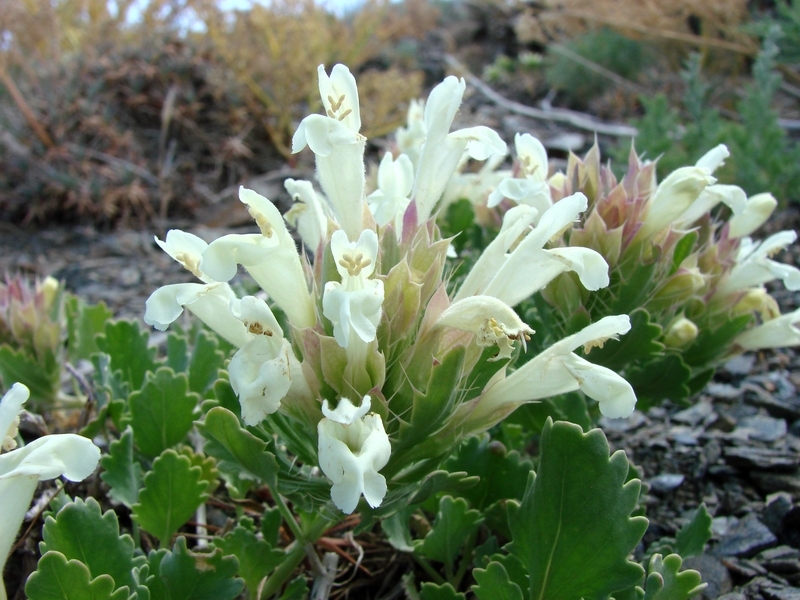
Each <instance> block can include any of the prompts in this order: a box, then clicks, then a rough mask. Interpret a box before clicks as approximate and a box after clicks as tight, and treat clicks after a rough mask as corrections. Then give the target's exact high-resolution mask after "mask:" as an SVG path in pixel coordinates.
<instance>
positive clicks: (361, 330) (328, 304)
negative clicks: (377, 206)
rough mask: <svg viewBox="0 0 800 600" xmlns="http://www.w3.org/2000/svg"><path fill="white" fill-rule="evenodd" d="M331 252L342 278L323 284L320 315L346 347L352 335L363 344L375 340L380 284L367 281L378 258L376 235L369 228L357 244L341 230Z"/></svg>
mask: <svg viewBox="0 0 800 600" xmlns="http://www.w3.org/2000/svg"><path fill="white" fill-rule="evenodd" d="M331 253H332V254H333V259H334V261H335V263H336V269H337V270H338V272H339V275H340V276H341V278H342V281H341V283H340V282H338V281H329V282H328V283H326V284H325V293H324V295H323V296H322V313H323V314H324V315H325V317H326V318H327V319H329V320H330V321H331V323H333V337H334V338H336V341H337V342H338V344H339V345H340V346H341V347H342V348H347V347H348V345H349V344H350V342H351V336H352V335H355V336H356V337H358V338H359V339H360V340H361V341H362V342H371V341H372V340H374V339H375V335H376V332H377V327H378V323H379V322H380V318H381V307H382V306H383V282H382V281H380V280H378V279H369V276H370V275H372V273H373V271H374V270H375V262H376V260H377V257H378V236H377V235H376V234H375V232H374V231H372V230H371V229H366V230H364V231H362V232H361V235H360V236H359V238H358V241H357V242H355V243H353V242H348V241H347V236H346V234H345V233H344V231H342V230H339V231H336V232H334V234H333V236H332V237H331Z"/></svg>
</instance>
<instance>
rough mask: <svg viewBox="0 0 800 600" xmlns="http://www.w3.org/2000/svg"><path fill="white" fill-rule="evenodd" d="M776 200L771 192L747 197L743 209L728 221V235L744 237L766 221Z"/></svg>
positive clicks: (773, 208)
mask: <svg viewBox="0 0 800 600" xmlns="http://www.w3.org/2000/svg"><path fill="white" fill-rule="evenodd" d="M777 206H778V201H777V200H776V199H775V197H774V196H773V195H772V194H769V193H764V194H756V195H755V196H751V197H750V198H748V199H747V202H746V203H745V205H744V210H743V211H742V212H740V213H739V214H737V215H734V216H733V217H731V219H730V220H729V221H728V235H729V236H731V237H739V238H740V237H745V236H747V235H750V234H751V233H753V232H754V231H755V230H756V229H758V228H759V227H761V226H762V225H763V224H764V223H766V222H767V219H769V217H770V215H772V212H773V211H774V210H775V208H776V207H777Z"/></svg>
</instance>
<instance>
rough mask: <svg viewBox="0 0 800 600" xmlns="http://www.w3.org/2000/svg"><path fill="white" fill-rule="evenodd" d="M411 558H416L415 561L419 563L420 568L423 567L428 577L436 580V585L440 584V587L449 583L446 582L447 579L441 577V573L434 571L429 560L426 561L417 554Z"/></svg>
mask: <svg viewBox="0 0 800 600" xmlns="http://www.w3.org/2000/svg"><path fill="white" fill-rule="evenodd" d="M411 556H413V557H414V560H416V561H417V564H418V565H419V566H420V567H422V569H423V570H424V571H425V572H426V573H427V574H428V575H430V576H431V579H433V580H434V581H435V582H436V583H438V584H439V585H444V584H445V583H447V581H445V578H444V577H442V576H441V575H440V574H439V573H438V572H437V571H436V569H434V568H433V567H432V566H431V563H429V562H428V561H427V560H425V559H424V558H422V557H421V556H417V555H416V554H412V555H411Z"/></svg>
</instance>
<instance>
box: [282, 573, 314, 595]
mask: <svg viewBox="0 0 800 600" xmlns="http://www.w3.org/2000/svg"><path fill="white" fill-rule="evenodd" d="M307 597H308V583H306V578H305V577H303V576H302V575H301V576H300V577H296V578H295V579H292V580H291V581H290V582H289V585H287V586H286V589H285V590H284V591H283V594H281V599H280V600H305V598H307Z"/></svg>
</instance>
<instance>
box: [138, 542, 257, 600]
mask: <svg viewBox="0 0 800 600" xmlns="http://www.w3.org/2000/svg"><path fill="white" fill-rule="evenodd" d="M149 561H150V562H149V564H150V573H151V575H150V576H149V577H148V578H147V587H148V588H150V590H151V594H152V600H233V598H236V596H238V595H239V593H240V592H241V591H242V588H243V587H244V581H242V580H241V579H238V578H237V577H236V570H237V563H236V559H235V558H234V557H232V556H228V557H226V556H223V554H222V551H221V550H219V549H216V550H215V551H214V552H212V553H195V552H190V551H189V550H187V549H186V538H184V537H183V536H181V537H179V538H178V539H177V540H176V542H175V545H174V546H173V548H172V551H171V552H169V551H166V550H159V551H158V552H151V553H150V557H149ZM156 573H157V575H155V574H156Z"/></svg>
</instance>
